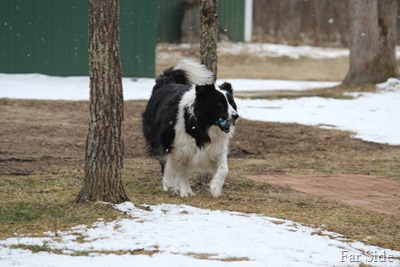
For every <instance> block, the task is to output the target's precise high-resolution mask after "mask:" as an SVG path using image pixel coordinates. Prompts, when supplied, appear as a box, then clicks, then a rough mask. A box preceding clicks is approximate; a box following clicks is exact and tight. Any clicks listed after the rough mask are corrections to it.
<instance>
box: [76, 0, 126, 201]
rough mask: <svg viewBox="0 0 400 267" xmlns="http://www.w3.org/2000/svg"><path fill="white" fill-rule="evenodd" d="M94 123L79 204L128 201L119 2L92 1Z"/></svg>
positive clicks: (91, 39)
mask: <svg viewBox="0 0 400 267" xmlns="http://www.w3.org/2000/svg"><path fill="white" fill-rule="evenodd" d="M89 68H90V121H89V131H88V136H87V142H86V156H85V179H84V185H83V188H82V190H81V191H80V193H79V194H78V196H77V198H76V201H77V202H86V201H105V202H111V203H121V202H123V201H126V200H128V197H127V196H126V194H125V191H124V188H123V185H122V180H121V169H122V157H123V152H124V144H123V136H122V127H123V94H122V80H121V63H120V54H119V0H102V1H97V0H89Z"/></svg>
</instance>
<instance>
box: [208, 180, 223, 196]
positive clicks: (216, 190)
mask: <svg viewBox="0 0 400 267" xmlns="http://www.w3.org/2000/svg"><path fill="white" fill-rule="evenodd" d="M210 191H211V195H212V196H213V197H220V196H221V195H222V186H219V185H216V184H215V183H214V184H213V183H212V184H211V185H210Z"/></svg>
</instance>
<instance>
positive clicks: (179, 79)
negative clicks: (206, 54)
mask: <svg viewBox="0 0 400 267" xmlns="http://www.w3.org/2000/svg"><path fill="white" fill-rule="evenodd" d="M213 82H214V74H213V73H212V72H211V71H210V70H209V69H207V67H206V66H204V65H202V64H200V63H197V62H194V61H190V60H182V61H180V62H179V63H178V65H177V66H176V67H175V68H169V69H166V70H165V71H164V73H163V74H161V75H160V76H158V77H157V79H156V85H155V86H154V89H157V88H159V87H161V86H163V85H166V84H171V83H178V84H189V85H192V84H209V83H213Z"/></svg>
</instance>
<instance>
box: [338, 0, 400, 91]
mask: <svg viewBox="0 0 400 267" xmlns="http://www.w3.org/2000/svg"><path fill="white" fill-rule="evenodd" d="M349 7H350V8H349V11H350V14H351V16H350V18H351V22H350V24H351V29H350V31H351V39H350V67H349V71H348V73H347V76H346V77H345V79H344V81H343V84H344V85H363V84H368V83H371V84H376V83H380V82H384V81H386V80H387V79H388V78H390V77H395V76H398V74H399V73H398V68H397V62H396V27H397V26H396V22H397V1H396V0H351V1H350V2H349Z"/></svg>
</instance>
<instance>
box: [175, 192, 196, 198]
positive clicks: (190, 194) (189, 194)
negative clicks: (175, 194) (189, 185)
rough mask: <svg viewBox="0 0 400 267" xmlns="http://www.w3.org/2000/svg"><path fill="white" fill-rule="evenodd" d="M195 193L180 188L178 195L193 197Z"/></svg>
mask: <svg viewBox="0 0 400 267" xmlns="http://www.w3.org/2000/svg"><path fill="white" fill-rule="evenodd" d="M195 195H196V194H195V193H193V191H192V190H181V191H180V194H179V196H180V197H182V198H183V197H194V196H195Z"/></svg>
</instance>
